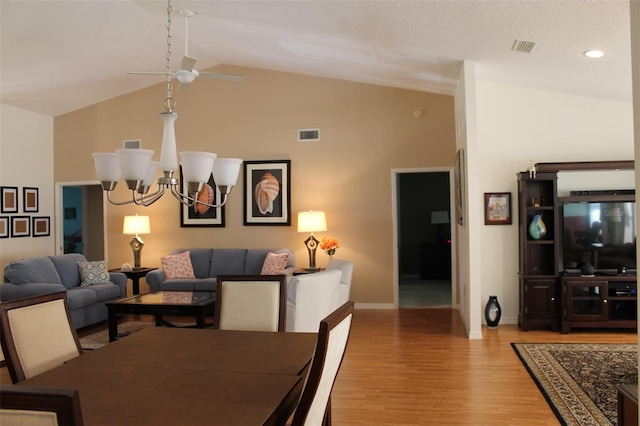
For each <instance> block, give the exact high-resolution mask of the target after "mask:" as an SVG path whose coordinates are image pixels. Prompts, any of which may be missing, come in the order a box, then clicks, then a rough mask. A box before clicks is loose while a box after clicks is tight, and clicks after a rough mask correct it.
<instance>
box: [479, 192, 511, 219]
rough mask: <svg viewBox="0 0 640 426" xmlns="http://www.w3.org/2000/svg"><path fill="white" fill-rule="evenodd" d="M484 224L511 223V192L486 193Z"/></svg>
mask: <svg viewBox="0 0 640 426" xmlns="http://www.w3.org/2000/svg"><path fill="white" fill-rule="evenodd" d="M484 224H485V225H511V193H510V192H485V193H484Z"/></svg>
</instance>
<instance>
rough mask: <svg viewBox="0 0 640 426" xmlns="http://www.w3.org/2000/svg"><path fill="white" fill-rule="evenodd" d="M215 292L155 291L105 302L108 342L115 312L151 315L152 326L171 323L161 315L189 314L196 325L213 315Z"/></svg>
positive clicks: (113, 331) (115, 329)
mask: <svg viewBox="0 0 640 426" xmlns="http://www.w3.org/2000/svg"><path fill="white" fill-rule="evenodd" d="M215 302H216V293H215V292H210V291H157V292H155V293H144V294H141V295H137V296H131V297H125V298H123V299H118V300H114V301H112V302H107V304H106V305H107V311H108V318H109V342H113V341H114V340H116V338H117V336H118V315H119V314H135V315H153V316H155V319H156V326H161V325H166V326H169V327H175V326H176V325H175V324H172V323H170V322H169V321H166V320H165V319H163V318H162V317H163V315H175V316H191V317H194V318H195V319H196V324H195V326H194V327H196V328H204V327H205V325H206V324H205V316H206V315H207V314H209V315H211V314H213V310H214V306H215Z"/></svg>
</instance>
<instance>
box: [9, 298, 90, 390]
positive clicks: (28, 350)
mask: <svg viewBox="0 0 640 426" xmlns="http://www.w3.org/2000/svg"><path fill="white" fill-rule="evenodd" d="M0 328H1V329H2V335H0V343H1V344H2V351H3V352H4V356H5V358H6V361H7V368H8V370H9V375H10V376H11V380H12V381H13V383H17V382H19V381H22V380H24V379H28V378H29V377H33V376H35V375H37V374H40V373H42V372H45V371H47V370H50V369H52V368H54V367H57V366H59V365H62V364H63V363H64V362H65V361H68V360H70V359H71V358H75V357H77V356H79V355H81V354H82V348H81V347H80V340H79V339H78V334H77V333H76V329H75V327H74V326H73V322H72V320H71V314H70V313H69V304H68V302H67V294H66V292H59V293H52V294H45V295H42V296H35V297H29V298H25V299H16V300H12V301H9V302H4V303H0Z"/></svg>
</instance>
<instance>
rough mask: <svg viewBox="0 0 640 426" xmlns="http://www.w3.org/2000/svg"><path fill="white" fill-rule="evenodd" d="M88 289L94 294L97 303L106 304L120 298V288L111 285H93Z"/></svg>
mask: <svg viewBox="0 0 640 426" xmlns="http://www.w3.org/2000/svg"><path fill="white" fill-rule="evenodd" d="M85 288H86V287H85ZM89 288H90V289H91V290H93V291H94V292H95V293H96V297H97V300H98V302H107V301H109V300H113V299H118V298H120V287H118V286H117V285H115V284H112V283H108V284H94V285H92V286H91V287H89Z"/></svg>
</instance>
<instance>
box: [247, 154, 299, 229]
mask: <svg viewBox="0 0 640 426" xmlns="http://www.w3.org/2000/svg"><path fill="white" fill-rule="evenodd" d="M290 211H291V160H269V161H245V162H244V224H245V225H282V226H291V215H290Z"/></svg>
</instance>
